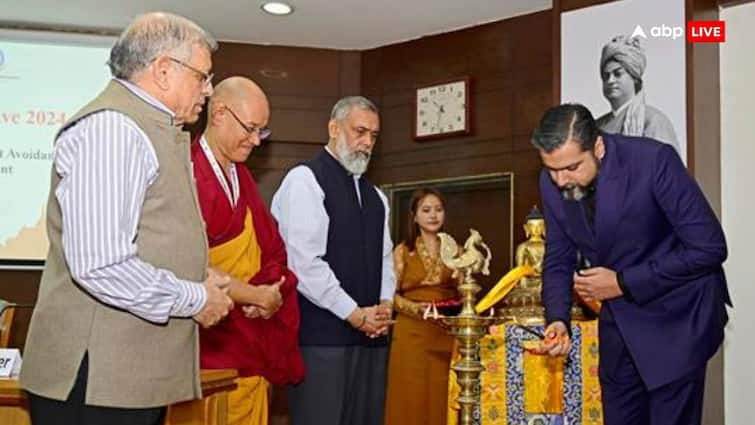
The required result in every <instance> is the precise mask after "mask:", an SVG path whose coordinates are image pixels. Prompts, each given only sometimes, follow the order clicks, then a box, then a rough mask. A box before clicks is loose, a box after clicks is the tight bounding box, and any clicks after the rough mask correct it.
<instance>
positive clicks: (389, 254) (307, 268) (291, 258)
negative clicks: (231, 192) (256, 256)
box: [271, 148, 396, 320]
mask: <svg viewBox="0 0 755 425" xmlns="http://www.w3.org/2000/svg"><path fill="white" fill-rule="evenodd" d="M326 150H327V148H326ZM328 153H330V151H328ZM331 155H332V153H331ZM353 177H354V187H355V188H356V191H357V196H358V197H359V201H360V202H361V198H362V195H361V193H360V192H359V177H360V176H358V175H354V176H353ZM375 190H376V191H377V193H378V195H379V196H380V199H381V200H382V201H383V205H384V206H385V224H384V226H385V227H384V229H383V266H382V279H381V285H380V299H381V300H387V301H392V300H393V293H394V292H395V290H396V278H395V276H394V272H393V242H392V241H391V234H390V231H389V230H390V229H389V222H388V220H389V217H390V214H389V208H388V200H387V198H386V197H385V195H384V194H383V193H382V192H381V191H380V190H379V189H377V188H375ZM324 201H325V192H323V190H322V188H321V187H320V185H319V184H318V183H317V179H316V178H315V175H314V173H313V172H312V170H311V169H310V168H309V167H307V166H304V165H300V166H297V167H295V168H294V169H292V170H291V171H290V172H289V173H288V174H287V175H286V177H285V178H284V179H283V183H281V186H280V188H279V189H278V191H277V192H276V193H275V195H274V196H273V202H272V207H271V210H272V213H273V216H275V218H276V219H277V220H278V226H279V230H280V233H281V236H282V237H283V240H284V241H285V243H286V251H287V252H288V265H289V267H290V268H291V270H293V272H294V273H296V276H297V277H298V278H299V285H298V290H299V292H300V293H301V294H302V295H304V296H305V297H306V298H307V299H308V300H309V301H311V302H312V303H313V304H315V305H316V306H318V307H320V308H323V309H327V310H329V311H330V312H332V313H333V314H335V315H336V316H338V317H339V318H341V319H344V320H345V319H346V318H347V317H348V316H349V315H350V314H351V313H352V312H353V311H354V309H356V308H357V303H356V301H354V299H353V298H352V297H351V296H350V295H349V294H347V293H346V291H345V290H344V289H343V288H342V287H341V282H339V281H338V278H337V277H336V275H335V273H333V270H332V269H331V268H330V265H328V263H327V262H325V260H324V259H323V257H324V256H325V253H326V252H327V245H328V226H329V225H330V219H329V217H328V213H327V211H326V210H325V203H324ZM362 307H366V306H362Z"/></svg>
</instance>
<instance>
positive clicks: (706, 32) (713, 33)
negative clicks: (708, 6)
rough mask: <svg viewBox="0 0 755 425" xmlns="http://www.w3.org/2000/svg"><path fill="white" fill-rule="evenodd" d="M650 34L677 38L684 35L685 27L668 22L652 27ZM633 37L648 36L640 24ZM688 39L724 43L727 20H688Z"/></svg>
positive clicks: (694, 41) (695, 41)
mask: <svg viewBox="0 0 755 425" xmlns="http://www.w3.org/2000/svg"><path fill="white" fill-rule="evenodd" d="M650 36H651V37H654V38H670V39H672V40H676V39H677V38H681V37H683V36H684V28H682V27H680V26H668V25H666V24H663V25H659V26H654V27H651V28H650ZM632 37H642V38H648V36H647V34H645V30H644V29H642V27H641V26H640V25H637V26H636V27H635V28H634V32H632ZM687 41H689V42H690V43H723V42H724V41H726V22H724V21H689V22H687Z"/></svg>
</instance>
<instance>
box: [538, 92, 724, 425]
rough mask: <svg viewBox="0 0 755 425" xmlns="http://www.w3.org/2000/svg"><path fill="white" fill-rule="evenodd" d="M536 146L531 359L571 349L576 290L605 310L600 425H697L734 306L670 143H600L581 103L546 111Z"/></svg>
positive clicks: (706, 220) (709, 215)
mask: <svg viewBox="0 0 755 425" xmlns="http://www.w3.org/2000/svg"><path fill="white" fill-rule="evenodd" d="M532 143H533V144H534V145H535V147H536V148H537V149H538V150H539V152H540V157H541V159H542V161H543V171H542V173H541V176H540V192H541V195H542V198H543V205H544V208H545V221H546V225H547V228H548V237H547V239H546V250H545V259H544V266H543V297H542V298H543V304H544V305H545V315H546V322H547V324H548V325H547V327H546V331H545V333H546V340H545V341H544V342H543V344H542V345H541V346H540V347H539V349H538V351H540V352H541V353H549V354H551V355H563V354H565V353H566V352H568V350H569V348H570V346H571V341H570V334H569V329H570V326H569V325H570V324H569V306H570V305H571V302H572V297H573V295H572V292H573V291H576V292H577V294H579V295H580V296H581V297H582V298H583V299H584V300H585V301H600V302H601V303H602V309H601V311H600V321H599V335H600V367H599V376H600V384H601V387H602V392H603V394H602V395H603V409H604V416H605V424H606V425H616V424H622V425H630V424H631V425H634V424H637V425H647V424H650V425H678V424H679V425H680V424H700V417H701V413H702V404H703V389H704V384H705V367H706V364H707V361H708V359H709V358H710V357H711V356H713V354H714V353H715V352H716V350H717V349H718V347H719V345H720V344H721V341H722V340H723V335H724V325H725V324H726V321H727V320H728V316H727V313H726V306H725V305H726V304H729V305H731V301H730V299H729V293H728V289H727V287H726V279H725V277H724V272H723V269H722V267H721V264H722V263H723V261H724V260H725V259H726V241H725V240H724V234H723V231H722V229H721V225H720V223H719V222H718V219H717V218H716V216H715V214H714V213H713V210H712V209H711V207H710V205H709V204H708V202H707V201H706V199H705V197H704V196H703V193H702V191H701V190H700V188H699V187H698V185H697V184H696V183H695V181H694V180H693V179H692V178H691V177H690V176H689V174H688V173H687V170H686V169H685V167H684V164H683V163H682V161H681V160H680V158H679V156H678V155H677V153H676V152H675V151H674V149H673V148H672V147H671V146H669V145H667V144H663V143H660V142H658V141H655V140H652V139H648V138H643V137H625V136H619V135H608V134H601V133H600V132H599V131H598V128H597V126H596V124H595V120H594V119H593V117H592V115H591V114H590V111H588V110H587V108H585V107H584V106H582V105H576V104H565V105H561V106H556V107H553V108H551V109H549V110H548V111H546V112H545V114H544V116H543V118H542V120H541V121H540V124H539V126H538V128H537V129H536V130H535V133H534V135H533V139H532ZM578 258H579V259H578Z"/></svg>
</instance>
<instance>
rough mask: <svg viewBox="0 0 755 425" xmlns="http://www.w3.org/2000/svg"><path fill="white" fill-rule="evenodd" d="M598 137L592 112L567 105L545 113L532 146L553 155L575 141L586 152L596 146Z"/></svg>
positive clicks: (580, 106) (577, 105)
mask: <svg viewBox="0 0 755 425" xmlns="http://www.w3.org/2000/svg"><path fill="white" fill-rule="evenodd" d="M598 135H599V132H598V126H597V125H596V124H595V119H594V118H593V116H592V114H591V113H590V110H588V109H587V108H585V107H584V106H582V105H580V104H578V103H565V104H563V105H558V106H554V107H552V108H550V109H548V110H547V111H545V113H544V114H543V118H541V119H540V124H538V126H537V128H536V129H535V132H534V134H533V135H532V145H534V146H535V147H536V148H537V149H539V150H541V151H544V152H545V153H551V152H553V151H554V150H556V149H557V148H559V147H561V146H562V145H563V144H564V143H566V142H567V141H569V140H573V141H575V142H577V143H579V145H580V146H581V147H582V150H583V151H586V150H591V149H592V148H593V146H595V140H596V139H597V138H598Z"/></svg>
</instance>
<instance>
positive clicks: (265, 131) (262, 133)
mask: <svg viewBox="0 0 755 425" xmlns="http://www.w3.org/2000/svg"><path fill="white" fill-rule="evenodd" d="M225 109H226V110H227V111H228V112H230V113H231V115H233V118H234V119H236V122H237V123H239V125H240V126H242V127H243V128H244V131H246V133H247V135H248V136H250V137H251V136H252V135H254V134H255V133H256V134H257V137H259V138H260V140H265V139H267V138H268V137H270V134H271V133H272V132H273V131H272V130H270V129H269V128H267V127H256V126H248V125H246V124H244V122H243V121H241V119H239V117H238V115H236V113H235V112H233V111H232V110H231V108H229V107H227V106H225Z"/></svg>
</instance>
